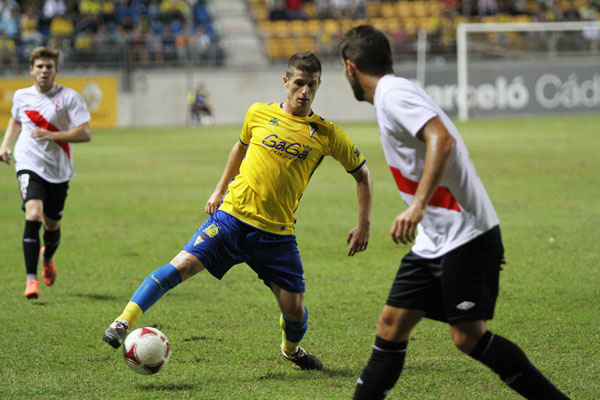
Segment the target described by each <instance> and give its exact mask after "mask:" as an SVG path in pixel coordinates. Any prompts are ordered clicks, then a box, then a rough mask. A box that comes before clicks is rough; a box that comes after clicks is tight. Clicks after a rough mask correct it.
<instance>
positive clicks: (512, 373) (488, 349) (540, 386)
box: [470, 331, 568, 400]
mask: <svg viewBox="0 0 600 400" xmlns="http://www.w3.org/2000/svg"><path fill="white" fill-rule="evenodd" d="M470 356H471V357H473V358H474V359H476V360H478V361H480V362H482V363H483V364H485V365H487V366H488V367H489V368H491V370H492V371H494V372H495V373H497V374H498V375H499V376H500V379H502V380H503V381H504V383H506V384H507V385H508V386H510V387H511V388H512V389H513V390H514V391H516V392H517V393H519V394H520V395H521V396H523V397H525V398H526V399H540V400H553V399H568V397H567V396H565V395H564V394H562V393H561V392H560V391H559V390H558V389H557V388H556V387H555V386H554V385H553V384H552V383H551V382H550V381H549V380H548V379H546V377H545V376H544V375H542V373H541V372H540V371H539V370H538V369H537V368H536V367H535V366H533V364H531V362H530V361H529V359H528V358H527V356H526V355H525V353H523V350H521V348H520V347H519V346H517V345H516V344H514V343H513V342H511V341H510V340H508V339H505V338H503V337H502V336H499V335H495V334H493V333H491V332H490V331H487V332H486V333H485V334H484V335H483V336H482V337H481V339H479V342H477V345H476V346H475V348H474V349H473V351H472V352H471V354H470Z"/></svg>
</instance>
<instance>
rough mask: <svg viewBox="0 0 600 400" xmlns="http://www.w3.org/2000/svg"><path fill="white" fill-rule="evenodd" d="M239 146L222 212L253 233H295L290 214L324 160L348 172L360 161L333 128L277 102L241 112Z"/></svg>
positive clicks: (349, 142) (348, 141) (353, 148)
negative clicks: (238, 161) (239, 155)
mask: <svg viewBox="0 0 600 400" xmlns="http://www.w3.org/2000/svg"><path fill="white" fill-rule="evenodd" d="M240 141H241V142H242V144H243V145H247V146H248V150H247V152H246V157H245V158H244V160H243V161H242V164H241V166H240V171H239V174H238V175H237V176H236V177H235V178H234V179H233V180H232V181H231V182H229V187H228V191H227V193H226V195H225V197H224V199H223V203H222V204H221V206H220V209H221V210H222V211H225V212H226V213H228V214H231V215H233V216H234V217H236V218H238V219H239V220H241V221H243V222H245V223H247V224H249V225H252V226H254V227H256V228H258V229H261V230H264V231H267V232H271V233H276V234H280V235H292V234H294V223H295V222H296V220H295V217H294V212H295V211H296V208H297V207H298V202H299V201H300V198H301V197H302V193H304V190H305V189H306V186H307V185H308V181H309V180H310V177H311V176H312V174H313V172H314V171H315V169H316V168H317V167H318V166H319V165H320V163H321V161H322V160H323V157H325V156H328V155H329V156H332V157H333V158H335V159H336V160H337V161H338V162H339V163H340V164H342V166H343V167H344V168H345V169H346V171H347V172H349V173H351V172H354V171H356V170H358V169H359V168H360V167H361V166H362V165H363V164H364V163H365V158H364V156H363V155H362V154H361V153H360V151H359V150H358V149H357V148H356V145H355V144H354V143H353V142H352V140H351V139H350V138H349V137H348V135H347V134H346V133H345V132H344V131H343V130H342V129H341V128H340V127H339V126H337V125H336V124H334V123H332V122H328V121H325V120H324V119H323V118H321V117H320V116H319V115H317V114H315V113H313V112H312V111H311V113H310V115H308V116H307V117H295V116H293V115H290V114H287V113H286V112H285V111H283V105H282V104H280V103H271V104H267V103H255V104H253V105H252V106H251V107H250V108H249V109H248V112H247V113H246V118H245V119H244V125H243V127H242V133H241V135H240Z"/></svg>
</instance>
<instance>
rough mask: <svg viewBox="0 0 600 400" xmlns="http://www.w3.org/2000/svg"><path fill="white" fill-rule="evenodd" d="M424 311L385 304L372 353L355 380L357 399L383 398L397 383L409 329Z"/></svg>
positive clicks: (355, 396)
mask: <svg viewBox="0 0 600 400" xmlns="http://www.w3.org/2000/svg"><path fill="white" fill-rule="evenodd" d="M424 316H425V311H423V310H416V309H406V308H398V307H393V306H390V305H385V306H384V307H383V311H382V313H381V316H380V317H379V321H378V323H377V336H376V337H375V344H374V345H373V350H372V352H371V357H370V358H369V361H368V363H367V365H366V366H365V368H364V369H363V371H362V373H361V375H360V377H359V378H358V381H357V383H356V390H355V392H354V397H353V398H354V399H355V400H357V399H364V400H367V399H373V400H376V399H383V398H384V397H385V396H386V395H387V394H388V393H389V391H390V390H391V389H392V388H393V387H394V385H395V384H396V382H397V381H398V379H399V378H400V374H401V373H402V369H403V368H404V359H405V356H406V347H407V344H408V339H409V336H410V332H411V331H412V329H413V328H414V326H415V325H416V324H417V323H418V322H419V321H420V320H421V319H422V318H423V317H424Z"/></svg>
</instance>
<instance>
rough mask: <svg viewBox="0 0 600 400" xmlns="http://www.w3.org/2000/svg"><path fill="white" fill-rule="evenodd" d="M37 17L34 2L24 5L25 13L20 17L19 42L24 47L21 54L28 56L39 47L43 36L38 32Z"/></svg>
mask: <svg viewBox="0 0 600 400" xmlns="http://www.w3.org/2000/svg"><path fill="white" fill-rule="evenodd" d="M38 22H39V16H38V13H37V8H36V4H35V2H28V3H27V4H26V5H25V13H24V14H22V15H21V20H20V26H21V42H22V43H23V45H24V47H25V48H24V49H23V53H25V54H29V53H31V50H33V49H34V48H35V47H38V46H41V45H42V43H43V41H44V35H42V34H41V32H40V31H39V30H38Z"/></svg>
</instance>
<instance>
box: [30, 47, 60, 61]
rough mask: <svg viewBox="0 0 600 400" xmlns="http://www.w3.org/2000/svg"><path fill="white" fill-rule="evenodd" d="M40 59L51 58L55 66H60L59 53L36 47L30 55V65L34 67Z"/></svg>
mask: <svg viewBox="0 0 600 400" xmlns="http://www.w3.org/2000/svg"><path fill="white" fill-rule="evenodd" d="M39 58H51V59H53V60H54V64H56V65H58V51H56V50H54V49H51V48H48V47H36V48H35V49H33V51H32V52H31V54H30V55H29V65H31V66H33V64H34V63H35V60H37V59H39Z"/></svg>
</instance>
